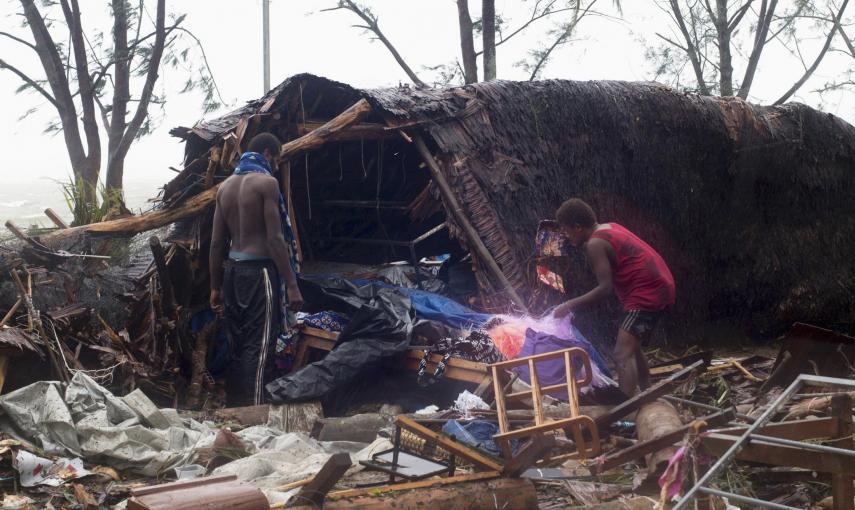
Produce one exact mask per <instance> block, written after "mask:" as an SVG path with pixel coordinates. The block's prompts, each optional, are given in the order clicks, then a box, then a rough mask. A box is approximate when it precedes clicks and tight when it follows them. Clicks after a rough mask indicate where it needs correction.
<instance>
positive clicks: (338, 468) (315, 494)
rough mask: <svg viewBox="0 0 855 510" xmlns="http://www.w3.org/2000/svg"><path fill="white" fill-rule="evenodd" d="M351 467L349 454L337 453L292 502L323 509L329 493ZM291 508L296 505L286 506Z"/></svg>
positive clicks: (301, 489)
mask: <svg viewBox="0 0 855 510" xmlns="http://www.w3.org/2000/svg"><path fill="white" fill-rule="evenodd" d="M350 466H351V463H350V455H349V454H347V453H336V454H335V455H333V456H332V457H330V458H329V459H327V461H326V462H325V463H324V466H323V467H322V468H321V470H320V471H318V474H316V475H315V476H314V478H312V481H310V482H309V483H307V484H306V485H303V486H302V487H301V488H300V491H299V492H297V494H295V495H294V497H293V498H292V499H291V500H290V501H293V502H294V503H295V504H300V505H310V506H313V507H317V508H323V507H324V499H325V498H326V497H327V493H328V492H329V491H330V490H331V489H332V488H333V487H334V486H335V484H336V482H338V481H339V479H340V478H341V477H342V476H344V473H345V472H346V471H347V470H348V469H350ZM291 506H294V505H286V508H289V507H291Z"/></svg>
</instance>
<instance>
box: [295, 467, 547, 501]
mask: <svg viewBox="0 0 855 510" xmlns="http://www.w3.org/2000/svg"><path fill="white" fill-rule="evenodd" d="M480 474H482V473H475V475H480ZM463 476H472V475H463ZM455 478H458V477H449V478H439V479H435V480H426V481H422V482H414V483H412V484H396V485H387V486H385V487H374V488H373V489H368V490H367V492H368V494H364V495H361V496H352V497H348V498H341V497H339V498H338V499H336V500H334V501H327V502H325V503H324V506H323V508H324V509H325V510H342V509H347V510H387V509H389V508H394V509H395V510H423V509H425V508H441V509H443V510H471V509H475V508H501V509H502V510H529V509H531V508H537V492H536V490H535V488H534V484H533V483H532V482H531V480H527V479H525V478H498V479H494V480H486V481H484V480H481V481H472V482H461V481H458V482H456V483H443V484H441V485H440V484H438V483H437V482H439V481H443V482H445V481H449V480H452V481H453V479H455ZM419 484H420V486H416V485H419ZM407 486H409V487H407ZM384 489H385V490H384ZM380 490H384V491H383V493H378V491H380ZM331 496H332V495H331ZM294 508H295V509H299V510H309V509H311V510H317V508H318V507H312V506H300V507H294Z"/></svg>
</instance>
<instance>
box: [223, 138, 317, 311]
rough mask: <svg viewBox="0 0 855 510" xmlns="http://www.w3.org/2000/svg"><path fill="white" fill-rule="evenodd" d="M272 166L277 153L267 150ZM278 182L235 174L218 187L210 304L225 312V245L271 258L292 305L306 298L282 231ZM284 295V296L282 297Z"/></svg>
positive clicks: (268, 177) (262, 175)
mask: <svg viewBox="0 0 855 510" xmlns="http://www.w3.org/2000/svg"><path fill="white" fill-rule="evenodd" d="M264 156H265V158H266V159H267V160H268V162H269V163H272V164H271V165H270V166H275V165H276V164H278V155H273V154H270V153H268V152H265V153H264ZM279 197H280V191H279V181H277V180H276V178H275V177H273V176H272V175H269V174H266V173H257V172H251V173H245V174H237V175H232V176H231V177H229V178H228V179H226V180H225V182H223V183H222V184H220V189H219V190H217V205H216V209H215V210H214V225H213V230H212V233H211V257H210V265H211V307H212V308H213V309H214V310H215V311H216V312H217V313H218V314H222V294H221V290H220V287H221V286H222V274H223V273H222V264H223V255H224V252H225V248H226V247H228V248H229V250H230V251H231V252H241V253H242V254H243V255H250V256H253V257H257V258H270V259H272V260H273V262H274V263H275V265H276V269H277V271H278V272H279V276H280V277H282V278H283V279H284V280H285V281H286V282H287V299H288V303H289V307H290V308H291V309H293V310H299V309H300V307H301V306H302V302H303V297H302V296H301V295H300V290H299V287H298V286H297V278H296V275H295V274H294V271H293V269H292V268H291V262H290V257H289V250H290V248H289V247H288V244H287V243H286V242H285V237H284V236H283V234H282V220H281V216H280V210H279ZM283 297H285V296H283Z"/></svg>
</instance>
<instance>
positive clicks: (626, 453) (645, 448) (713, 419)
mask: <svg viewBox="0 0 855 510" xmlns="http://www.w3.org/2000/svg"><path fill="white" fill-rule="evenodd" d="M733 415H734V411H733V409H728V410H726V411H721V412H719V413H715V414H711V415H709V416H705V417H703V418H699V419H698V420H696V421H700V422H703V423H704V424H705V425H704V426H702V427H701V429H706V428H708V427H717V426H719V425H724V424H725V423H727V422H729V421H730V420H732V419H733V418H734V416H733ZM694 426H695V425H694V424H692V423H690V424H688V425H685V426H683V427H681V428H680V429H679V430H675V431H673V432H671V433H668V434H665V435H663V436H660V437H657V438H654V439H651V440H649V441H642V442H638V443H636V444H634V445H632V446H630V447H629V448H624V449H623V450H620V451H617V452H615V453H612V454H609V455H606V456H604V457H600V458H599V459H597V460H596V462H595V463H594V465H592V466H590V467H589V468H588V469H589V470H590V471H591V474H592V475H595V476H596V475H599V474H601V473H604V472H606V471H608V470H610V469H614V468H616V467H618V466H622V465H624V464H626V463H627V462H630V461H633V460H635V459H640V458H641V457H644V456H645V455H647V454H649V453H653V452H656V451H659V450H661V449H662V448H665V447H666V446H671V445H672V444H674V443H676V442H677V441H680V440H681V439H683V437H685V436H686V433H687V432H689V430H691V429H692V428H693V427H694Z"/></svg>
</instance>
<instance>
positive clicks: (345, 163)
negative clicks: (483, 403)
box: [101, 74, 855, 336]
mask: <svg viewBox="0 0 855 510" xmlns="http://www.w3.org/2000/svg"><path fill="white" fill-rule="evenodd" d="M360 100H364V102H362V103H360V104H361V105H363V106H359V105H357V106H356V107H353V108H351V107H352V106H353V105H354V104H356V103H358V102H360ZM366 103H367V104H366ZM348 108H351V110H350V112H351V114H352V115H351V118H350V119H349V120H347V119H345V123H344V124H341V125H340V126H339V127H340V129H332V130H330V129H329V126H326V127H325V128H324V129H320V130H318V131H315V134H318V135H319V136H318V137H317V138H316V139H315V140H313V141H310V143H304V142H305V138H304V139H302V141H301V140H298V138H299V137H301V136H303V135H306V134H307V133H311V132H313V130H316V129H317V128H319V127H321V126H323V125H324V123H326V122H327V121H329V120H330V119H333V118H336V117H337V116H339V115H340V114H341V113H342V112H343V111H345V110H347V109H348ZM356 110H358V111H356ZM357 118H358V119H359V120H358V122H354V119H357ZM339 120H341V119H340V118H339ZM342 126H343V127H342ZM261 131H271V132H274V133H276V134H277V135H279V136H280V137H281V138H282V139H283V140H292V141H294V140H296V141H294V142H292V143H291V144H289V146H290V147H289V146H286V148H285V151H286V153H287V154H288V155H293V157H291V159H290V165H289V172H286V174H285V178H284V179H283V180H284V181H285V182H284V183H283V185H284V187H285V188H286V189H288V190H289V192H290V196H291V198H292V201H291V207H292V211H293V216H294V219H295V220H296V225H297V231H298V236H299V243H300V248H301V252H302V253H301V256H302V258H303V259H304V260H305V261H348V262H357V263H377V262H384V261H390V260H402V259H405V260H408V259H412V258H420V257H422V256H427V255H437V254H442V253H450V252H454V251H460V249H461V248H462V250H463V251H464V252H465V251H468V252H469V253H470V254H471V260H472V267H473V270H474V274H475V277H476V279H477V283H478V287H479V289H480V303H479V304H480V306H481V307H483V308H486V309H491V310H499V309H501V310H508V309H510V308H514V307H515V308H517V309H519V308H521V307H522V306H523V305H525V306H527V307H529V308H530V309H532V310H536V311H539V310H543V309H544V308H545V307H546V306H547V305H548V304H554V303H555V302H557V300H558V299H560V296H558V295H557V293H556V292H554V291H552V290H551V289H547V287H545V286H542V285H540V284H539V283H538V280H537V276H536V272H535V264H536V262H535V254H534V237H535V233H536V230H537V227H538V223H539V221H540V220H541V219H544V218H551V217H552V216H553V214H554V211H555V209H556V207H557V206H558V205H559V204H560V203H561V202H562V201H563V200H564V199H566V198H568V197H570V196H579V197H583V198H584V199H586V200H588V201H589V202H590V203H592V205H594V207H595V209H596V210H598V211H599V214H600V219H601V220H604V221H617V222H620V223H623V224H625V225H626V226H627V227H629V228H630V229H632V230H634V231H636V232H638V233H639V234H640V235H641V236H642V237H644V238H645V239H647V240H649V242H650V244H652V245H653V246H654V247H655V248H657V249H658V250H659V251H660V252H661V253H662V254H663V255H664V256H665V258H666V260H668V262H669V263H670V264H671V266H672V268H673V270H674V273H675V277H676V280H677V284H678V307H677V310H676V313H675V316H676V319H677V320H676V322H677V323H678V324H683V325H692V326H694V325H705V324H712V323H714V322H716V321H719V320H724V319H727V320H731V321H735V323H737V324H738V325H739V326H740V327H746V328H747V329H748V330H749V331H751V332H752V333H757V332H761V333H771V332H774V331H775V330H776V327H777V326H778V325H786V324H789V323H791V322H792V321H795V320H801V321H807V322H812V323H817V324H822V325H829V326H834V327H837V328H843V329H849V330H851V329H852V327H853V318H855V294H853V292H852V287H851V282H852V281H855V265H853V263H852V258H851V253H852V251H853V246H855V241H853V239H855V214H853V213H855V200H853V197H855V128H853V127H852V126H851V125H849V124H847V123H846V122H844V121H842V120H841V119H839V118H837V117H835V116H833V115H830V114H825V113H822V112H819V111H817V110H814V109H812V108H810V107H808V106H805V105H802V104H787V105H783V106H775V107H762V106H756V105H752V104H749V103H746V102H744V101H742V100H740V99H737V98H715V97H702V96H698V95H694V94H685V93H679V92H677V91H674V90H672V89H670V88H667V87H664V86H661V85H658V84H654V83H628V82H573V81H562V80H548V81H540V82H508V81H496V82H489V83H479V84H474V85H468V86H465V87H455V88H447V89H428V90H416V89H412V88H409V87H398V88H387V89H370V90H362V89H357V88H354V87H351V86H349V85H346V84H342V83H338V82H334V81H331V80H328V79H325V78H320V77H317V76H312V75H308V74H301V75H297V76H293V77H291V78H289V79H287V80H286V81H284V82H283V83H282V84H280V85H279V86H278V87H276V88H275V89H273V90H271V91H270V92H269V93H268V94H266V95H265V96H264V97H262V98H260V99H258V100H255V101H251V102H249V103H248V104H247V105H245V106H244V107H242V108H240V109H238V110H236V111H234V112H232V113H230V114H228V115H225V116H223V117H221V118H219V119H215V120H210V121H204V122H200V123H199V124H197V125H196V126H194V127H192V128H177V129H174V130H173V131H172V133H173V134H174V135H175V136H178V137H180V138H182V139H183V140H185V142H186V148H185V152H186V166H185V168H184V170H183V171H181V172H180V173H179V174H178V175H177V176H176V177H175V179H174V180H173V181H172V182H170V183H168V184H167V185H166V186H165V192H164V195H163V202H164V209H163V210H162V211H160V212H157V213H154V214H155V215H159V216H157V218H149V219H148V220H146V219H141V220H139V221H137V223H136V224H134V226H133V229H135V230H140V229H143V228H148V227H150V226H152V225H153V223H151V222H149V220H151V221H153V222H154V223H157V224H161V223H165V222H166V221H173V220H176V219H180V218H188V217H190V216H191V215H194V216H195V217H196V219H195V220H194V222H195V224H196V225H197V227H199V228H197V229H195V230H193V231H192V232H195V234H196V235H197V236H198V238H199V239H200V242H201V245H200V247H201V250H200V251H201V252H203V253H204V250H205V248H206V246H205V241H206V236H207V229H208V225H209V222H210V215H209V214H199V213H203V212H204V211H206V210H209V209H206V208H209V206H210V204H211V203H212V199H213V195H214V191H213V188H212V187H213V186H214V185H216V183H218V182H220V181H221V180H222V179H224V178H226V177H227V176H228V175H229V173H230V172H231V169H232V168H233V166H234V163H235V162H236V160H237V157H238V156H239V154H240V152H241V151H240V148H241V147H242V144H245V143H246V142H247V141H248V140H249V139H250V138H251V137H252V135H254V134H255V133H257V132H261ZM304 149H309V150H304ZM191 197H192V198H191ZM443 226H446V227H447V228H444V227H443ZM437 227H439V228H437ZM127 228H128V227H127V224H125V226H114V227H110V226H107V227H101V230H102V231H104V230H106V231H109V230H111V229H113V230H122V229H127ZM188 232H190V231H188ZM414 240H418V242H417V243H413V241H414ZM574 257H575V258H574V259H573V260H571V261H570V263H569V264H566V265H565V266H562V272H563V273H564V274H563V276H564V280H565V281H566V282H567V284H566V287H567V289H568V292H570V293H573V292H578V291H581V290H584V289H585V288H586V287H589V286H590V285H592V284H593V277H592V276H591V275H590V273H589V272H588V271H587V270H585V269H584V266H583V265H582V264H581V260H580V259H579V257H577V256H574ZM200 262H201V263H202V264H205V260H204V257H201V260H200ZM200 274H204V273H200ZM203 289H204V287H203ZM201 297H202V296H200V298H201ZM595 317H596V315H595ZM600 325H603V326H606V325H605V324H602V323H600ZM594 329H597V328H594ZM609 330H611V328H610V327H603V328H602V331H609ZM595 336H596V335H595Z"/></svg>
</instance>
